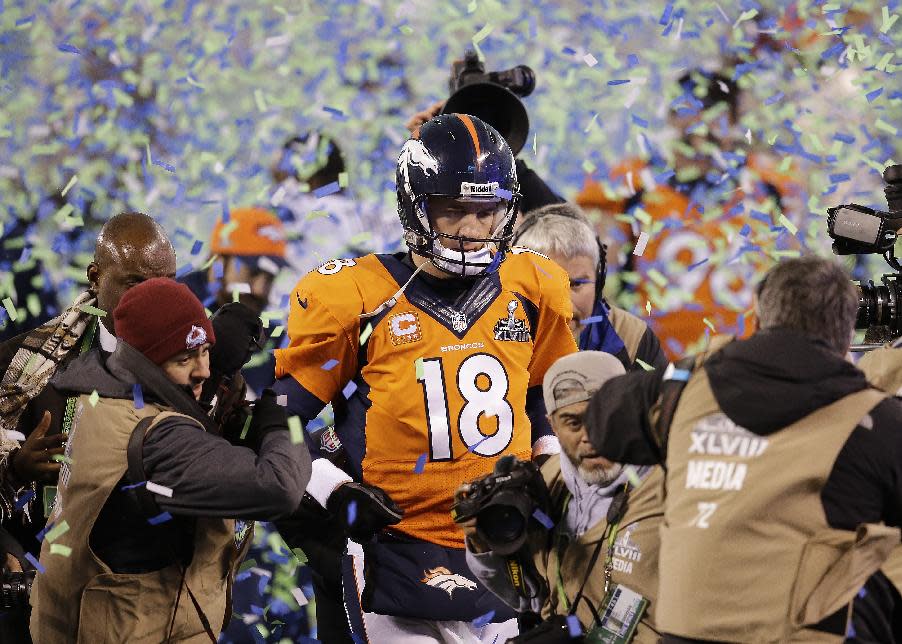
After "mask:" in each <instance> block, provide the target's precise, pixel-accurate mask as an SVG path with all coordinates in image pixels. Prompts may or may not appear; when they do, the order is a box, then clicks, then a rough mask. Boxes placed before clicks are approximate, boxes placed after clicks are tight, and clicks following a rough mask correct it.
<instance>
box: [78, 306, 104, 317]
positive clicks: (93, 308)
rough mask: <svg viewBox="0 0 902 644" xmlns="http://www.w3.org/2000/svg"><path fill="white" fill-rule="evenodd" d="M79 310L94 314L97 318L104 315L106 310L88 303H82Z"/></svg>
mask: <svg viewBox="0 0 902 644" xmlns="http://www.w3.org/2000/svg"><path fill="white" fill-rule="evenodd" d="M80 310H81V311H82V312H83V313H87V314H88V315H96V316H97V317H99V318H102V317H106V311H104V310H103V309H98V308H97V307H96V306H91V305H89V304H85V305H82V306H81V308H80Z"/></svg>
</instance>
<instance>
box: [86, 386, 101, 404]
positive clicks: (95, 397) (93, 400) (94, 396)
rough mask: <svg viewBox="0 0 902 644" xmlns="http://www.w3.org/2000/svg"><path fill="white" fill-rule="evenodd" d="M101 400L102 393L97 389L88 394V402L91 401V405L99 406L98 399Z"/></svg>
mask: <svg viewBox="0 0 902 644" xmlns="http://www.w3.org/2000/svg"><path fill="white" fill-rule="evenodd" d="M98 400H100V394H98V393H97V390H96V389H95V390H94V391H92V392H91V395H90V396H88V402H89V403H91V407H96V406H97V401H98Z"/></svg>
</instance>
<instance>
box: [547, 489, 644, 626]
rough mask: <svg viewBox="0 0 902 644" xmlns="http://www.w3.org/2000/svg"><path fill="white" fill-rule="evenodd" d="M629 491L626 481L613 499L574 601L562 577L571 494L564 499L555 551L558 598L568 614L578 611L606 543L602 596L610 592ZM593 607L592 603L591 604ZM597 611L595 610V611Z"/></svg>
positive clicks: (556, 535)
mask: <svg viewBox="0 0 902 644" xmlns="http://www.w3.org/2000/svg"><path fill="white" fill-rule="evenodd" d="M628 491H629V483H625V484H624V486H623V489H621V490H620V492H618V493H617V495H616V496H615V497H614V499H613V500H612V501H611V506H610V508H609V509H608V516H607V522H608V524H607V526H606V527H605V529H604V533H603V534H602V535H601V538H599V540H598V543H597V544H596V546H595V549H594V550H593V551H592V557H591V558H590V559H589V564H588V566H587V567H586V574H585V577H583V582H582V584H580V587H579V591H577V593H576V596H575V597H574V598H573V602H572V604H571V602H570V601H569V600H568V599H567V593H566V591H565V590H564V579H563V578H562V577H561V565H562V564H563V561H564V550H565V548H564V547H563V543H562V541H563V540H562V538H561V532H562V528H561V526H562V525H563V523H564V519H565V517H566V516H567V507H568V506H569V504H570V499H571V495H570V494H569V493H568V494H567V498H566V499H565V500H564V509H563V512H562V513H561V517H562V518H561V523H560V524H559V525H558V529H557V530H556V534H555V543H554V551H555V553H556V554H557V579H556V585H557V592H558V599H559V601H560V603H561V605H563V607H564V609H565V610H566V611H567V613H568V614H574V613H575V612H576V607H577V606H578V605H579V600H580V599H582V596H583V590H584V589H585V587H586V583H587V582H588V581H589V575H591V574H592V569H593V568H595V564H596V562H597V561H598V555H599V554H601V549H602V547H604V544H605V543H607V544H608V548H607V553H606V554H605V562H604V593H603V594H602V597H606V596H607V594H608V590H609V588H610V586H611V579H612V576H613V575H612V573H613V571H614V542H615V541H616V540H617V532H618V530H619V529H620V520H621V519H622V518H623V515H624V514H625V511H626V503H625V499H626V494H627V492H628ZM590 608H591V605H590ZM594 612H595V611H594V610H593V613H594Z"/></svg>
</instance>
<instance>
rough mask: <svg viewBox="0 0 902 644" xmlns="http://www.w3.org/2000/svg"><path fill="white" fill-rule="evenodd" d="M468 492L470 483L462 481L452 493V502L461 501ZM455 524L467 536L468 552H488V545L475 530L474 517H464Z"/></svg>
mask: <svg viewBox="0 0 902 644" xmlns="http://www.w3.org/2000/svg"><path fill="white" fill-rule="evenodd" d="M469 494H470V483H463V484H461V486H460V487H459V488H457V491H456V492H455V493H454V502H455V503H457V502H458V501H462V500H463V499H465V498H467V496H469ZM457 525H458V526H459V527H460V529H461V530H463V533H464V536H465V537H466V538H467V548H468V549H469V550H470V552H475V553H476V554H481V553H483V552H489V547H488V545H487V544H486V543H485V542H484V541H483V540H482V539H480V538H479V533H478V532H477V531H476V517H475V516H474V517H470V518H469V519H464V520H463V521H457Z"/></svg>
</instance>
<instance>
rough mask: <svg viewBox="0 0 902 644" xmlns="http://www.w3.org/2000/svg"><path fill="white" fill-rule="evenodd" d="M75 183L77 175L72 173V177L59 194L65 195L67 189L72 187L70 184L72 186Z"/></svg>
mask: <svg viewBox="0 0 902 644" xmlns="http://www.w3.org/2000/svg"><path fill="white" fill-rule="evenodd" d="M76 183H78V175H77V174H74V175H72V178H71V179H69V183H67V184H66V187H65V188H63V191H62V192H61V193H60V195H61V196H63V197H65V196H66V193H67V192H69V190H71V189H72V186H74V185H75V184H76Z"/></svg>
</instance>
